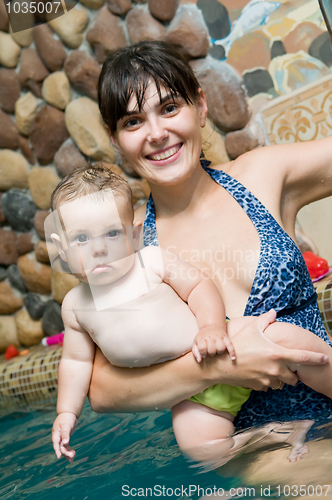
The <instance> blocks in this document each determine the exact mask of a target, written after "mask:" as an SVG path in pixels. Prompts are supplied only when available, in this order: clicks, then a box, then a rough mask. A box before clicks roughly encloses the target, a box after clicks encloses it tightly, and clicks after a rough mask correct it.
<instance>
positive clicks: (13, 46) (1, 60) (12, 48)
mask: <svg viewBox="0 0 332 500" xmlns="http://www.w3.org/2000/svg"><path fill="white" fill-rule="evenodd" d="M20 55H21V47H20V46H19V45H18V43H16V42H15V40H13V38H12V37H11V36H10V35H9V33H4V32H3V31H0V64H2V65H3V66H5V67H6V68H16V66H17V63H18V60H19V58H20Z"/></svg>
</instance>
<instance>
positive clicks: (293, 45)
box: [283, 21, 324, 53]
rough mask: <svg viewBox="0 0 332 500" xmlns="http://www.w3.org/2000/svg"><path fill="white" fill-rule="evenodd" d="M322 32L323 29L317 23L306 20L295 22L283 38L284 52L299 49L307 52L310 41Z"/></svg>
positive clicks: (292, 51)
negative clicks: (293, 26)
mask: <svg viewBox="0 0 332 500" xmlns="http://www.w3.org/2000/svg"><path fill="white" fill-rule="evenodd" d="M322 33H324V31H323V30H322V29H321V28H319V27H318V26H317V24H314V23H311V22H308V21H304V22H302V23H299V24H296V26H295V28H293V29H292V31H290V32H289V33H288V34H287V35H286V36H285V38H284V39H283V44H284V47H285V49H286V52H289V53H295V52H298V51H299V50H304V51H305V52H308V50H309V47H310V45H311V43H312V42H313V41H314V40H315V38H317V37H318V36H319V35H321V34H322Z"/></svg>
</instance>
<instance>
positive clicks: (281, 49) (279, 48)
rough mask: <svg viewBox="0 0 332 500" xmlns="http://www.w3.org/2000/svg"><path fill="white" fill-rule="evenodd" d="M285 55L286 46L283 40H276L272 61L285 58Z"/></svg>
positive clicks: (273, 46)
mask: <svg viewBox="0 0 332 500" xmlns="http://www.w3.org/2000/svg"><path fill="white" fill-rule="evenodd" d="M284 54H287V50H286V48H285V45H284V44H283V43H282V41H281V40H275V41H274V42H273V44H272V47H271V60H272V59H274V58H275V57H279V56H283V55H284Z"/></svg>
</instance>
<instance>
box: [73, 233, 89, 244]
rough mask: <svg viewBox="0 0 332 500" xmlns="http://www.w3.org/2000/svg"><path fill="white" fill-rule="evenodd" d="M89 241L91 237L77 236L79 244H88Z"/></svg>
mask: <svg viewBox="0 0 332 500" xmlns="http://www.w3.org/2000/svg"><path fill="white" fill-rule="evenodd" d="M88 240H89V237H88V236H87V235H86V234H80V235H79V236H77V238H76V241H77V242H78V243H86V242H87V241H88Z"/></svg>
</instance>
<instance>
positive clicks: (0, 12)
mask: <svg viewBox="0 0 332 500" xmlns="http://www.w3.org/2000/svg"><path fill="white" fill-rule="evenodd" d="M8 29H9V19H8V14H7V11H6V7H5V3H4V2H0V30H1V31H8Z"/></svg>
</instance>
